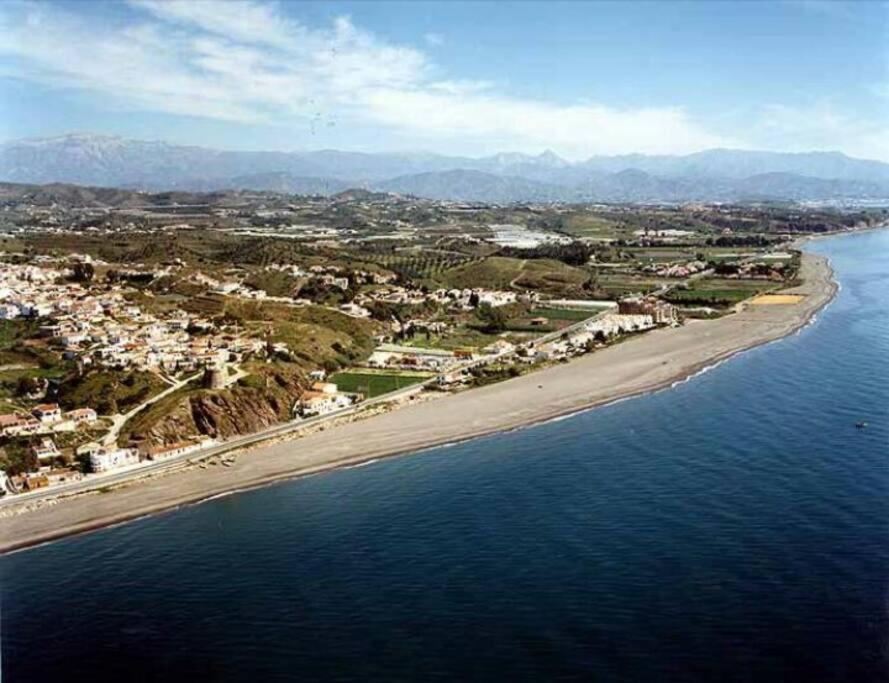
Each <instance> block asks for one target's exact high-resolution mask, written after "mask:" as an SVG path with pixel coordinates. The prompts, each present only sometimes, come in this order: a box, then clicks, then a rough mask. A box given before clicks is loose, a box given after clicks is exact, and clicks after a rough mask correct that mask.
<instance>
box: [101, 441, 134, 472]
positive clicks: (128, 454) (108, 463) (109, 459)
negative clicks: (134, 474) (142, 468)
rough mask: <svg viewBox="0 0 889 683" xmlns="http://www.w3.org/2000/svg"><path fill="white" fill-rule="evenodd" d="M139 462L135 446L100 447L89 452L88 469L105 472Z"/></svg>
mask: <svg viewBox="0 0 889 683" xmlns="http://www.w3.org/2000/svg"><path fill="white" fill-rule="evenodd" d="M138 462H139V452H138V451H137V450H136V449H135V448H117V447H116V446H112V447H110V448H100V449H99V450H97V451H93V452H92V453H90V469H91V470H92V471H93V472H107V471H109V470H115V469H117V468H119V467H125V466H127V465H136V464H138Z"/></svg>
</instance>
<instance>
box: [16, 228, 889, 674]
mask: <svg viewBox="0 0 889 683" xmlns="http://www.w3.org/2000/svg"><path fill="white" fill-rule="evenodd" d="M809 248H810V249H812V250H813V251H816V252H818V253H822V254H825V255H827V256H829V257H830V259H831V261H832V263H833V266H834V268H835V271H836V274H837V277H838V279H839V281H840V283H841V289H840V292H839V294H838V297H837V298H836V299H835V301H834V302H833V303H832V304H831V305H830V306H829V307H827V308H826V309H824V310H823V311H821V312H820V313H819V314H818V316H817V318H816V319H815V320H814V321H813V322H812V323H811V324H810V325H809V326H807V327H806V328H804V329H803V330H801V331H800V332H799V333H797V334H795V335H792V336H790V337H787V338H785V339H783V340H781V341H778V342H774V343H771V344H768V345H766V346H762V347H759V348H756V349H753V350H750V351H748V352H746V353H743V354H740V355H738V356H736V357H735V358H733V359H731V360H729V361H727V362H724V363H722V364H720V365H718V366H717V367H715V368H712V369H711V370H709V371H707V372H704V373H701V374H699V375H697V376H695V377H693V378H691V379H690V380H689V381H687V382H684V383H681V384H678V385H677V386H675V387H673V388H670V389H666V390H663V391H660V392H657V393H654V394H651V395H648V396H645V397H641V398H638V399H634V400H628V401H623V402H620V403H617V404H614V405H610V406H606V407H603V408H599V409H596V410H591V411H587V412H583V413H579V414H577V415H574V416H571V417H569V418H566V419H561V420H558V421H554V422H550V423H547V424H542V425H538V426H534V427H529V428H527V429H521V430H517V431H513V432H508V433H503V434H499V435H495V436H490V437H486V438H481V439H477V440H474V441H471V442H466V443H462V444H459V445H453V446H450V447H442V448H437V449H431V450H426V451H423V452H420V453H417V454H413V455H409V456H404V457H398V458H392V459H385V460H381V461H379V462H375V463H373V464H370V465H367V466H364V467H357V468H353V469H345V470H340V471H335V472H330V473H327V474H323V475H319V476H314V477H309V478H305V479H300V480H295V481H289V482H285V483H280V484H276V485H272V486H268V487H265V488H262V489H258V490H253V491H249V492H243V493H236V494H233V495H230V496H225V497H222V498H217V499H215V500H212V501H208V502H205V503H202V504H198V505H194V506H190V507H185V508H182V509H179V510H176V511H172V512H169V513H166V514H160V515H157V516H154V517H150V518H145V519H140V520H137V521H134V522H131V523H128V524H124V525H121V526H118V527H113V528H107V529H103V530H99V531H95V532H92V533H88V534H84V535H81V536H76V537H71V538H67V539H64V540H60V541H57V542H54V543H51V544H48V545H44V546H40V547H36V548H32V549H29V550H26V551H21V552H17V553H13V554H11V555H7V556H4V557H2V558H0V645H2V674H3V680H4V681H8V682H15V683H19V682H24V681H51V682H60V681H118V682H120V681H123V682H126V683H132V682H135V681H251V682H252V683H259V682H265V681H292V680H299V681H327V680H331V681H443V680H448V681H480V680H505V681H522V680H535V681H537V680H546V681H549V680H555V681H573V680H593V681H720V682H721V683H725V682H730V681H749V682H757V683H760V682H763V681H806V682H809V683H810V682H813V681H842V682H861V681H886V680H889V366H887V359H889V232H887V231H882V232H871V233H862V234H856V235H848V236H841V237H834V238H828V239H824V240H819V241H815V242H813V243H811V244H810V247H809ZM591 381H594V378H591ZM859 422H866V423H867V426H866V427H865V428H859V427H857V426H856V423H859ZM293 448H294V449H298V448H299V442H294V444H293Z"/></svg>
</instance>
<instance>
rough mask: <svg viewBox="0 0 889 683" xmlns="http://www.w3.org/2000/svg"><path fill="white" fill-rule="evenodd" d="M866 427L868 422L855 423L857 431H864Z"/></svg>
mask: <svg viewBox="0 0 889 683" xmlns="http://www.w3.org/2000/svg"><path fill="white" fill-rule="evenodd" d="M865 427H867V422H864V421H860V422H856V423H855V428H856V429H864V428H865Z"/></svg>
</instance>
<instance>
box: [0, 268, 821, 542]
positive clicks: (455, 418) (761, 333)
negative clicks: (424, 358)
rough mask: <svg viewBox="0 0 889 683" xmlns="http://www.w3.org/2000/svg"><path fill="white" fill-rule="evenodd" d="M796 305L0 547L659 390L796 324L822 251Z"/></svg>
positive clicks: (253, 461) (814, 293)
mask: <svg viewBox="0 0 889 683" xmlns="http://www.w3.org/2000/svg"><path fill="white" fill-rule="evenodd" d="M801 274H802V277H803V279H804V284H803V285H801V286H800V287H797V288H795V289H793V290H787V292H786V293H788V294H798V295H801V296H802V299H801V300H800V301H798V302H797V303H793V304H790V305H781V306H746V307H744V308H743V309H742V310H740V311H739V312H737V313H735V314H732V315H729V316H726V317H724V318H720V319H718V320H712V321H699V320H692V321H690V322H688V323H687V324H685V325H683V326H682V327H677V328H665V329H658V330H655V331H652V332H649V333H646V334H644V335H640V336H637V337H633V338H630V339H628V340H626V341H624V342H622V343H620V344H616V345H614V346H611V347H608V348H605V349H602V350H600V351H597V352H595V353H592V354H589V355H585V356H582V357H580V358H577V359H575V360H572V361H571V362H570V363H566V364H560V365H555V366H553V367H550V368H547V369H544V370H541V371H539V372H534V373H530V374H528V375H524V376H522V377H518V378H515V379H511V380H508V381H505V382H500V383H498V384H493V385H489V386H486V387H482V388H478V389H473V390H471V391H466V392H462V393H458V394H454V395H450V396H446V397H444V398H441V399H439V400H435V401H428V402H419V403H417V404H416V405H409V406H407V407H404V408H402V409H400V410H396V411H392V412H389V413H385V414H382V415H379V416H375V417H373V418H369V419H366V420H359V421H355V422H352V423H350V424H345V425H341V426H337V427H334V428H331V429H327V430H325V431H319V432H317V433H314V434H311V435H309V436H305V437H302V438H299V439H295V440H289V441H288V440H285V441H281V442H277V443H271V444H268V445H262V446H257V447H255V448H252V449H251V450H250V451H248V452H246V453H244V454H242V455H240V456H239V457H238V458H237V460H236V461H235V463H234V464H233V465H232V466H231V467H209V468H206V469H200V468H193V469H187V470H185V471H182V472H178V473H174V474H169V475H167V476H162V477H155V478H147V479H143V480H137V481H134V482H133V483H131V484H128V485H127V486H124V487H121V488H118V489H114V490H112V491H110V492H107V493H102V494H93V495H81V496H75V497H72V498H70V499H67V500H64V501H61V502H58V503H57V504H54V505H43V506H40V507H37V509H33V510H28V511H27V512H22V513H21V514H13V515H9V516H6V517H4V518H2V519H0V552H8V551H11V550H14V549H17V548H23V547H27V546H30V545H34V544H37V543H42V542H46V541H49V540H53V539H56V538H60V537H63V536H67V535H70V534H74V533H79V532H83V531H88V530H91V529H96V528H100V527H103V526H107V525H110V524H116V523H120V522H123V521H127V520H131V519H134V518H137V517H141V516H144V515H148V514H151V513H156V512H159V511H162V510H167V509H171V508H175V507H177V506H181V505H185V504H188V503H193V502H197V501H200V500H204V499H207V498H210V497H213V496H218V495H220V494H223V493H225V492H228V491H232V490H234V489H245V488H251V487H256V486H260V485H263V484H266V483H268V482H271V481H274V480H278V479H284V478H290V477H296V476H304V475H308V474H312V473H317V472H321V471H324V470H328V469H332V468H337V467H344V466H350V465H356V464H359V463H361V462H365V461H369V460H373V459H377V458H381V457H384V456H389V455H394V454H403V453H408V452H411V451H416V450H419V449H423V448H427V447H430V446H435V445H439V444H444V443H450V442H455V441H460V440H465V439H469V438H474V437H478V436H481V435H485V434H490V433H493V432H497V431H501V430H506V429H512V428H516V427H521V426H525V425H530V424H533V423H536V422H540V421H544V420H548V419H551V418H554V417H557V416H560V415H565V414H568V413H572V412H577V411H579V410H583V409H585V408H590V407H593V406H596V405H602V404H604V403H608V402H611V401H614V400H617V399H620V398H625V397H628V396H634V395H639V394H643V393H647V392H650V391H654V390H656V389H659V388H663V387H667V386H669V385H671V384H672V383H674V382H676V381H678V380H681V379H684V378H686V377H688V376H690V375H692V374H694V373H696V372H698V371H699V370H701V369H702V368H704V367H707V366H709V365H712V364H714V363H716V362H718V361H720V360H723V359H725V358H728V357H730V356H732V355H733V354H735V353H738V352H739V351H743V350H744V349H748V348H751V347H754V346H757V345H760V344H763V343H766V342H769V341H772V340H775V339H779V338H781V337H784V336H787V335H788V334H791V333H792V332H794V331H796V330H798V329H800V328H801V327H802V326H804V325H805V324H806V323H807V322H808V321H809V320H810V319H811V317H812V316H813V315H814V314H815V312H816V311H817V310H818V309H820V308H821V307H822V306H824V305H825V304H826V303H827V302H828V301H830V299H831V298H832V297H833V295H834V293H835V292H836V284H835V283H834V282H833V280H832V271H831V269H830V266H829V264H828V262H827V260H826V259H824V258H822V257H820V256H814V255H811V254H804V257H803V260H802V273H801Z"/></svg>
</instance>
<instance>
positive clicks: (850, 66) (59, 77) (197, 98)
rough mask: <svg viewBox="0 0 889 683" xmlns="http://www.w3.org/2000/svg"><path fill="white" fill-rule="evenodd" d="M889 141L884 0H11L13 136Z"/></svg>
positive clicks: (486, 144)
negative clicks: (848, 0)
mask: <svg viewBox="0 0 889 683" xmlns="http://www.w3.org/2000/svg"><path fill="white" fill-rule="evenodd" d="M70 132H90V133H100V134H108V135H120V136H124V137H130V138H138V139H151V140H166V141H169V142H173V143H178V144H193V145H201V146H207V147H218V148H225V149H267V150H287V151H290V150H309V149H326V148H335V149H343V150H356V151H430V152H437V153H446V154H465V155H470V156H482V155H485V154H491V153H495V152H525V153H532V154H537V153H541V152H543V151H545V150H552V151H554V152H556V153H557V154H559V155H561V156H563V157H565V158H566V159H571V160H579V159H584V158H587V157H589V156H592V155H600V154H609V155H610V154H626V153H645V154H685V153H691V152H695V151H699V150H702V149H709V148H714V147H732V148H741V149H765V150H774V151H809V150H838V151H842V152H845V153H847V154H850V155H852V156H857V157H862V158H871V159H880V160H883V161H889V2H867V1H862V2H853V3H845V2H822V1H820V0H793V1H791V0H788V1H783V2H766V1H753V0H750V1H743V2H728V1H726V2H716V1H710V2H703V1H702V2H670V1H668V0H660V1H657V2H616V3H610V2H591V3H584V2H564V3H560V2H546V3H536V2H528V1H525V2H515V3H510V2H506V1H501V2H490V3H485V2H453V1H451V2H440V3H438V2H395V3H394V2H371V1H370V0H363V1H361V2H354V3H348V2H343V3H341V2H317V3H316V2H281V1H278V2H275V1H271V0H243V1H242V0H222V1H220V2H215V1H212V0H198V1H184V0H183V1H180V0H127V1H121V2H110V1H108V2H91V1H89V0H77V1H74V2H49V1H46V0H43V1H40V2H23V1H20V0H5V1H4V2H2V3H0V140H11V139H17V138H23V137H48V136H56V135H62V134H66V133H70Z"/></svg>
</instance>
